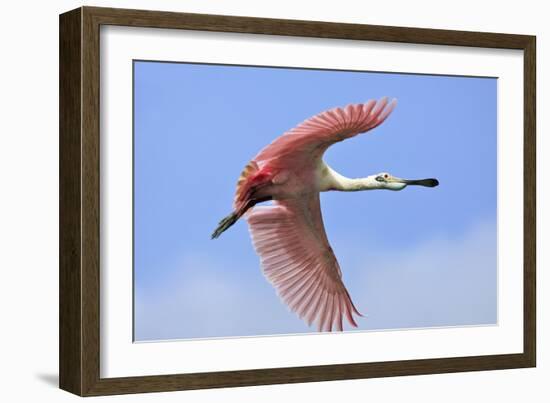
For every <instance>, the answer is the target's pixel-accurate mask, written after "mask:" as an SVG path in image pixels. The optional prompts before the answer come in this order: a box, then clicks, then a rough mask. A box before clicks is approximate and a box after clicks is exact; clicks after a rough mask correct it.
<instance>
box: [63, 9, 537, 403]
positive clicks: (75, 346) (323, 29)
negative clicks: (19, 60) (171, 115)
mask: <svg viewBox="0 0 550 403" xmlns="http://www.w3.org/2000/svg"><path fill="white" fill-rule="evenodd" d="M102 24H105V25H124V26H134V27H155V28H176V29H187V30H204V31H217V32H240V33H254V34H270V35H287V36H304V37H319V38H339V39H354V40H370V41H386V42H404V43H420V44H437V45H460V46H475V47H486V48H505V49H521V50H523V51H524V349H523V353H522V354H504V355H490V356H470V357H456V358H441V359H421V360H408V361H393V362H380V363H364V364H342V365H323V366H308V367H293V368H277V369H257V370H246V371H230V372H211V373H194V374H175V375H158V376H140V377H126V378H101V377H100V371H99V368H100V362H99V356H100V355H99V352H100V345H99V340H100V338H99V334H100V318H99V289H100V284H99V245H100V243H99V239H100V233H99V217H100V211H99V189H100V172H99V67H100V65H99V28H100V26H101V25H102ZM535 52H536V50H535V37H534V36H526V35H509V34H495V33H482V32H460V31H447V30H435V29H418V28H401V27H386V26H373V25H356V24H338V23H328V22H313V21H294V20H275V19H264V18H249V17H228V16H218V15H201V14H185V13H171V12H158V11H141V10H139V11H138V10H121V9H109V8H95V7H82V8H78V9H76V10H73V11H70V12H67V13H65V14H62V15H61V16H60V87H59V91H60V256H59V258H60V276H59V281H60V284H59V285H60V294H59V299H60V315H59V320H60V344H59V354H60V355H59V361H60V387H61V388H62V389H64V390H67V391H69V392H72V393H75V394H77V395H80V396H93V395H110V394H120V393H138V392H156V391H169V390H184V389H199V388H214V387H230V386H247V385H261V384H277V383H295V382H312V381H325V380H340V379H356V378H369V377H385V376H397V375H415V374H429V373H447V372H458V371H478V370H495V369H506V368H520V367H533V366H535V363H536V354H535V351H536V350H535V341H536V322H535V320H536V315H535V301H536V295H535V292H536V290H535V266H536V261H535V259H536V249H535V248H536V245H535V244H536V242H535V241H536V217H535V208H536V176H535V174H536V171H535V166H536V162H535V158H536V155H535V154H536V151H535V150H536V147H535V120H536V119H535V101H536V95H535V88H536V86H535V57H536V56H535Z"/></svg>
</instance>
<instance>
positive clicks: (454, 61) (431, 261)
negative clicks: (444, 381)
mask: <svg viewBox="0 0 550 403" xmlns="http://www.w3.org/2000/svg"><path fill="white" fill-rule="evenodd" d="M535 166H536V163H535V37H533V36H526V35H512V34H497V33H481V32H459V31H445V30H433V29H419V28H401V27H386V26H372V25H354V24H339V23H328V22H314V21H294V20H275V19H263V18H249V17H229V16H216V15H200V14H186V13H170V12H158V11H143V10H141V11H140V10H121V9H107V8H95V7H82V8H79V9H76V10H73V11H70V12H67V13H65V14H62V15H61V16H60V387H61V388H62V389H65V390H67V391H70V392H72V393H75V394H78V395H81V396H91V395H107V394H120V393H138V392H154V391H168V390H185V389H197V388H213V387H229V386H245V385H260V384H275V383H289V382H311V381H323V380H338V379H353V378H368V377H385V376H398V375H414V374H430V373H434V374H435V373H445V372H457V371H478V370H494V369H504V368H522V367H532V366H535V362H536V354H535V334H536V333H535V300H536V297H535V237H536V229H535V199H536V197H535V195H536V189H535V182H536V172H535Z"/></svg>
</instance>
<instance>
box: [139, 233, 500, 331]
mask: <svg viewBox="0 0 550 403" xmlns="http://www.w3.org/2000/svg"><path fill="white" fill-rule="evenodd" d="M335 250H336V251H337V254H338V255H339V257H340V262H341V263H342V264H341V265H342V268H343V272H344V281H345V283H346V285H347V287H348V289H349V290H350V293H351V295H352V298H353V299H354V301H355V304H356V306H357V307H358V309H359V310H360V311H361V312H363V313H366V314H367V317H365V318H360V321H359V325H360V328H361V329H389V328H410V327H429V326H453V325H473V324H487V323H495V322H496V229H495V224H494V222H485V223H482V224H479V225H477V226H476V227H474V228H471V229H470V230H469V231H467V233H465V234H464V236H462V237H461V238H457V239H453V238H446V237H443V236H441V237H438V238H436V239H433V240H430V241H426V242H424V243H421V244H418V245H416V246H415V247H409V248H404V249H401V250H399V249H397V248H392V249H385V250H370V251H363V247H362V246H361V245H354V244H353V243H352V242H346V241H345V240H340V241H339V242H335ZM343 255H345V256H343ZM237 264H238V262H236V261H235V262H226V261H224V262H219V261H216V259H215V257H214V256H187V257H186V258H185V259H183V260H182V261H179V262H176V263H175V267H177V268H178V270H173V271H171V273H172V274H171V276H170V277H168V278H166V279H165V280H164V281H163V282H162V284H163V285H162V286H156V287H154V288H148V289H147V290H137V291H136V306H135V308H136V318H137V320H136V338H137V340H154V339H174V338H190V337H231V336H254V335H269V334H284V333H300V332H310V331H314V330H315V329H314V328H308V327H307V325H306V324H305V323H303V322H302V321H301V320H300V319H298V318H297V317H296V315H295V314H293V313H292V312H290V311H289V310H288V308H287V307H286V306H284V305H283V304H282V303H281V302H280V301H279V299H278V297H277V296H276V294H275V291H274V290H273V288H272V287H271V285H270V284H269V283H268V282H267V280H266V279H265V278H264V277H263V275H262V274H261V272H260V269H259V267H258V266H256V267H251V268H250V270H246V271H243V270H242V268H241V267H237ZM237 269H238V270H237ZM243 273H246V275H243Z"/></svg>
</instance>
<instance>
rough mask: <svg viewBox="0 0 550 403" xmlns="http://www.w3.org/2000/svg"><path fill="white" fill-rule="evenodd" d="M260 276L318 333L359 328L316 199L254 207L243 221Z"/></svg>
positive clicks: (311, 197) (292, 200)
mask: <svg viewBox="0 0 550 403" xmlns="http://www.w3.org/2000/svg"><path fill="white" fill-rule="evenodd" d="M247 221H248V226H249V229H250V234H251V236H252V242H253V244H254V248H255V249H256V252H257V253H258V255H259V256H260V260H261V265H262V270H263V272H264V274H265V276H266V277H267V279H268V280H269V281H270V282H271V284H273V286H274V287H275V289H276V291H277V294H278V295H279V296H280V297H281V299H282V300H283V301H284V302H285V303H286V304H287V305H288V306H289V307H290V309H292V311H294V312H296V313H297V314H298V315H299V316H300V318H302V319H304V320H306V321H307V323H308V325H311V323H313V322H315V321H316V322H317V327H318V329H319V331H331V330H332V329H333V328H335V329H336V330H340V331H341V330H342V328H343V324H342V321H343V318H344V317H345V318H346V319H347V320H348V322H349V323H350V324H351V325H352V326H355V327H357V324H356V323H355V320H354V318H353V314H357V315H360V313H359V312H358V311H357V309H356V308H355V306H354V305H353V302H352V301H351V298H350V296H349V294H348V291H347V290H346V287H345V286H344V283H343V282H342V274H341V271H340V267H339V265H338V261H337V260H336V257H335V256H334V253H333V252H332V248H331V247H330V245H329V243H328V239H327V236H326V233H325V229H324V226H323V219H322V216H321V207H320V204H319V194H318V193H314V194H311V195H310V196H308V197H307V198H306V199H300V200H298V199H291V200H278V201H276V202H275V204H273V205H271V206H256V207H254V209H253V210H252V211H251V212H250V213H249V214H248V216H247Z"/></svg>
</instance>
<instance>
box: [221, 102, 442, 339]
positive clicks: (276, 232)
mask: <svg viewBox="0 0 550 403" xmlns="http://www.w3.org/2000/svg"><path fill="white" fill-rule="evenodd" d="M394 107H395V100H394V101H392V102H391V103H388V101H387V99H386V98H383V99H382V100H380V101H378V102H376V101H372V100H371V101H369V102H367V103H365V104H358V105H349V106H347V107H346V108H344V109H340V108H336V109H332V110H329V111H326V112H323V113H321V114H319V115H316V116H314V117H312V118H310V119H308V120H306V121H304V122H303V123H301V124H300V125H298V126H297V127H295V128H294V129H292V130H290V131H289V132H287V133H285V134H283V135H282V136H280V137H278V138H277V139H275V140H274V141H273V142H272V143H271V144H269V145H268V146H266V147H265V148H264V149H263V150H261V151H260V152H259V153H258V155H256V157H254V158H253V159H252V160H251V161H250V162H249V163H248V165H247V166H246V167H245V169H244V170H243V172H242V173H241V176H240V178H239V180H238V183H237V189H236V193H235V199H234V203H233V208H234V210H233V212H232V213H231V214H230V215H229V216H227V217H226V218H224V219H223V220H222V221H220V224H219V226H218V228H217V229H216V231H214V233H213V235H212V237H213V238H217V237H218V236H219V235H220V234H221V233H222V232H224V231H225V230H226V229H227V228H229V227H230V226H231V225H233V224H234V223H235V222H236V221H237V220H238V219H239V218H240V217H242V216H245V218H246V220H247V221H248V226H249V229H250V233H251V237H252V241H253V244H254V247H255V249H256V252H257V253H258V255H259V256H260V260H261V266H262V269H263V272H264V274H265V275H266V277H267V278H268V280H269V281H270V282H271V283H272V284H273V285H274V286H275V288H276V290H277V292H278V294H279V296H280V297H281V298H282V299H283V301H284V302H285V303H286V304H287V305H288V306H289V307H290V308H291V309H292V310H293V311H294V312H296V313H297V314H298V315H299V316H300V317H301V318H303V319H304V320H306V321H307V322H308V324H311V323H312V322H314V321H316V322H317V325H318V329H319V330H325V331H331V330H332V329H333V328H334V329H336V330H342V329H343V319H344V318H346V319H347V321H348V322H349V323H350V324H351V325H352V326H357V324H356V322H355V319H354V317H353V315H360V314H359V312H358V310H357V309H356V308H355V306H354V305H353V303H352V301H351V298H350V296H349V293H348V291H347V290H346V288H345V286H344V284H343V282H342V278H341V277H342V273H341V271H340V267H339V264H338V261H337V260H336V257H335V256H334V253H333V251H332V248H331V246H330V244H329V241H328V238H327V235H326V233H325V229H324V225H323V219H322V215H321V208H320V203H319V193H320V192H323V191H330V190H339V191H359V190H370V189H389V190H401V189H403V188H404V187H406V186H407V185H423V186H429V187H433V186H437V184H438V183H437V180H435V179H423V180H404V179H400V178H395V177H392V176H391V175H389V174H387V173H381V174H378V175H372V176H368V177H365V178H357V179H350V178H346V177H345V176H343V175H341V174H339V173H337V172H336V171H335V170H333V169H332V168H331V167H329V166H328V165H327V164H326V163H325V162H324V161H323V159H322V157H323V154H324V152H325V151H326V150H327V148H328V147H329V146H331V145H332V144H334V143H336V142H339V141H342V140H345V139H346V138H349V137H353V136H355V135H357V134H359V133H362V132H365V131H368V130H371V129H373V128H374V127H376V126H378V125H380V124H381V123H382V122H383V121H384V120H385V119H386V118H387V117H388V116H389V114H390V113H391V112H392V110H393V108H394ZM268 200H273V204H272V205H267V206H258V204H259V203H261V202H264V201H268Z"/></svg>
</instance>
